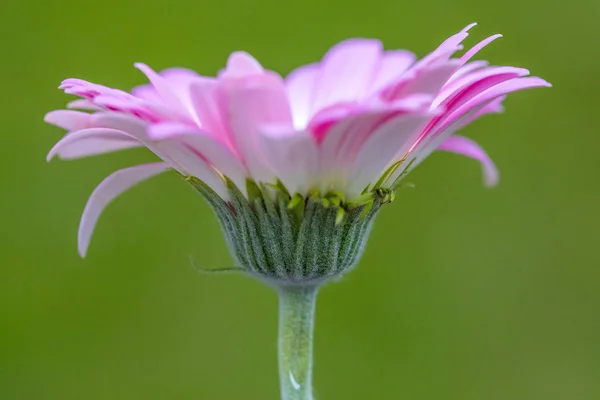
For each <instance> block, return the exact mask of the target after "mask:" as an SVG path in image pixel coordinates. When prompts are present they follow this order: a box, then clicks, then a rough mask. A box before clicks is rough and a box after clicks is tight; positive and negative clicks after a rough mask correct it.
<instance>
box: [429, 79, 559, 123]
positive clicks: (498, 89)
mask: <svg viewBox="0 0 600 400" xmlns="http://www.w3.org/2000/svg"><path fill="white" fill-rule="evenodd" d="M550 86H551V85H550V84H549V83H548V82H546V81H545V80H543V79H541V78H537V77H527V78H518V79H511V80H509V81H504V82H501V83H499V84H497V85H495V86H492V87H491V88H489V89H487V90H485V91H483V92H481V93H479V94H478V95H476V96H475V97H472V98H470V99H469V100H468V101H466V102H464V103H461V104H462V105H461V106H460V107H458V108H456V110H455V111H454V112H452V114H450V116H448V117H447V118H446V119H445V120H444V121H443V122H442V124H441V125H440V126H439V128H437V129H438V130H444V129H446V127H447V126H449V125H450V124H452V123H454V122H455V121H456V120H457V119H458V118H460V117H461V116H463V115H465V114H466V113H467V112H468V111H469V110H472V109H474V108H475V107H477V106H480V105H481V104H483V103H486V102H488V101H490V100H493V99H494V98H496V97H499V96H504V95H506V94H508V93H511V92H515V91H517V90H523V89H529V88H534V87H550Z"/></svg>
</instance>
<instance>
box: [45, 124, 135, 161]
mask: <svg viewBox="0 0 600 400" xmlns="http://www.w3.org/2000/svg"><path fill="white" fill-rule="evenodd" d="M139 145H140V144H139V142H138V141H137V140H136V139H134V138H133V137H132V136H130V135H128V134H127V133H125V132H122V131H119V130H116V129H106V128H89V129H82V130H80V131H75V132H71V133H68V134H66V135H65V136H64V137H63V138H62V139H61V140H60V141H59V142H58V143H56V144H55V145H54V147H52V149H51V150H50V152H49V153H48V155H47V156H46V160H47V161H50V160H51V159H52V158H53V157H54V156H56V155H59V156H60V157H61V158H65V159H71V158H79V157H87V156H91V155H96V154H102V153H108V152H112V151H117V150H122V149H128V148H132V147H138V146H139Z"/></svg>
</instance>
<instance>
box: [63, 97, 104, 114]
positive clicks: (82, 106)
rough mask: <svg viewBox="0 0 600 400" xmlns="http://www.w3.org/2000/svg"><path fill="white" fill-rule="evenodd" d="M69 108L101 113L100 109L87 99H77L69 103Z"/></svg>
mask: <svg viewBox="0 0 600 400" xmlns="http://www.w3.org/2000/svg"><path fill="white" fill-rule="evenodd" d="M67 108H75V109H79V110H91V111H99V110H101V108H100V107H98V106H97V105H95V104H94V103H92V102H91V101H89V100H87V99H77V100H73V101H71V102H69V103H67Z"/></svg>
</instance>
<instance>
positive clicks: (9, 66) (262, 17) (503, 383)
mask: <svg viewBox="0 0 600 400" xmlns="http://www.w3.org/2000/svg"><path fill="white" fill-rule="evenodd" d="M599 4H600V3H598V2H597V1H595V0H573V1H571V2H567V3H565V2H552V1H550V2H549V1H543V0H528V1H522V0H505V1H502V2H484V1H476V0H456V1H451V2H449V1H442V0H439V1H421V2H408V1H404V2H402V1H395V0H370V1H368V2H364V1H354V0H350V1H348V0H346V1H331V2H321V1H317V0H303V1H300V2H287V3H286V2H281V1H276V0H257V1H235V0H229V1H222V2H218V1H199V0H193V1H191V0H185V1H184V0H178V1H173V2H167V1H164V0H163V1H160V0H144V1H141V0H139V1H133V0H104V1H102V2H86V1H82V0H56V1H42V0H37V1H33V0H24V1H16V0H15V1H6V2H4V3H3V5H2V12H1V13H0V44H1V46H0V50H1V54H2V62H1V63H0V76H2V83H1V84H0V87H1V89H2V96H1V100H0V101H1V103H2V108H1V114H0V120H1V122H2V124H1V127H2V128H1V129H2V131H3V132H2V137H3V141H2V142H3V144H2V146H1V147H0V152H1V157H0V160H1V163H2V168H1V169H0V183H1V189H0V264H1V265H0V266H1V268H0V398H1V399H3V400H80V399H85V400H107V399H110V400H120V399H124V400H136V399H144V400H154V399H156V400H159V399H170V400H171V399H173V400H176V399H210V400H220V399H224V400H229V399H245V400H251V399H261V400H264V399H277V398H278V394H279V392H278V390H279V389H278V378H277V365H276V353H275V350H276V326H277V321H276V317H277V312H276V307H277V301H276V296H275V294H274V293H273V292H272V291H271V290H270V289H269V288H267V287H264V286H262V285H261V284H259V283H258V282H255V281H253V280H251V279H249V278H247V277H244V276H242V275H210V276H209V275H203V274H200V273H198V272H197V271H196V270H195V269H194V268H193V267H192V266H191V264H190V262H189V257H190V255H192V256H193V257H194V259H195V261H196V263H197V264H200V265H203V266H207V267H212V266H215V267H216V266H229V265H231V259H230V257H229V255H228V253H227V251H226V248H225V245H224V241H223V239H222V237H221V234H220V231H219V228H218V226H217V223H216V220H215V218H214V217H213V216H212V214H211V211H210V209H209V208H208V207H207V206H206V205H205V204H204V202H203V201H202V200H201V199H200V197H199V196H198V195H196V194H195V193H194V192H193V191H192V190H191V189H190V188H189V187H187V186H186V185H185V184H183V183H182V181H181V180H180V179H179V178H178V177H177V176H175V175H174V174H165V175H164V176H159V177H157V178H153V179H152V180H150V181H148V182H146V183H144V184H142V185H140V186H138V187H135V188H134V189H133V190H131V191H129V192H127V193H126V194H125V195H124V196H122V197H120V198H119V199H118V200H117V201H115V202H114V203H113V204H112V205H111V206H110V207H109V208H108V209H107V210H106V212H105V214H104V215H103V216H102V218H101V219H100V222H99V225H98V229H97V231H96V233H95V236H94V240H93V241H92V246H91V249H90V251H89V255H88V257H87V258H86V259H85V260H82V259H80V258H79V257H78V255H77V251H76V232H77V225H78V222H79V217H80V215H81V212H82V210H83V207H84V205H85V202H86V200H87V197H88V195H89V194H90V193H91V191H92V190H93V188H94V187H95V185H96V184H98V183H99V182H100V181H101V180H102V179H103V178H104V177H105V176H106V175H108V174H109V173H111V172H112V171H114V170H116V169H118V168H120V167H124V166H128V165H132V164H134V163H137V162H140V161H143V160H152V159H153V157H152V156H151V155H149V154H148V153H146V152H145V151H143V150H135V151H129V152H122V153H118V154H113V155H109V156H102V157H95V158H89V159H85V160H77V161H69V162H67V161H59V160H57V161H54V162H52V163H50V164H46V162H45V155H46V153H47V151H48V150H49V149H50V147H51V146H52V145H53V144H54V143H55V142H56V141H57V140H58V139H59V138H60V136H61V135H62V134H63V132H62V131H61V130H59V129H58V128H55V127H51V126H47V125H45V124H44V123H43V122H42V117H43V115H44V114H45V113H46V112H47V111H50V110H52V109H58V108H62V107H63V106H64V104H65V103H66V101H67V100H68V99H69V98H68V97H67V96H65V95H64V94H62V93H61V92H60V91H59V90H57V89H56V87H57V86H58V84H59V82H60V81H61V80H62V79H64V78H67V77H81V78H84V79H88V80H91V81H95V82H100V83H104V84H107V85H109V86H113V87H119V88H123V89H128V88H130V87H132V86H134V85H137V84H140V83H143V82H144V77H143V76H142V75H141V74H140V73H139V72H138V71H137V70H135V69H134V68H133V66H132V64H133V63H134V62H135V61H143V62H146V63H148V64H150V65H151V66H153V67H154V68H155V69H158V70H160V69H163V68H166V67H170V66H185V67H189V68H193V69H196V70H198V71H200V72H201V73H204V74H214V73H215V72H216V71H217V70H218V69H219V68H221V67H222V66H223V64H224V62H225V59H226V57H227V55H228V53H230V52H231V51H234V50H238V49H244V50H247V51H249V52H250V53H252V54H253V55H255V56H256V57H257V58H258V59H259V60H261V62H262V63H263V64H264V65H266V66H268V67H270V68H272V69H275V70H277V71H279V72H281V73H287V72H289V71H290V70H291V69H293V68H294V67H295V66H297V65H299V64H302V63H308V62H312V61H315V60H317V59H319V58H320V57H321V55H322V54H323V53H324V52H325V51H326V49H327V48H328V47H329V46H331V45H332V44H334V43H336V42H337V41H339V40H342V39H344V38H347V37H352V36H364V37H376V38H380V39H381V40H383V41H384V43H385V44H386V46H387V47H388V48H409V49H412V50H414V51H415V52H416V53H417V54H419V55H424V54H426V53H427V52H429V51H430V50H432V49H433V48H434V47H435V46H437V45H438V44H439V43H440V42H441V41H442V40H443V39H445V38H446V37H447V36H450V35H451V34H453V33H455V32H456V31H458V30H460V29H461V28H462V27H463V26H465V25H467V24H468V23H470V22H472V21H476V22H479V24H480V25H479V27H477V28H475V29H474V30H473V31H472V36H471V38H470V40H469V42H468V43H469V44H474V43H476V42H477V41H478V40H480V39H482V38H484V37H486V36H488V35H490V34H493V33H497V32H501V33H503V34H504V35H505V37H504V38H503V39H501V40H499V41H497V42H495V43H494V44H492V45H490V46H489V47H488V48H486V49H485V50H484V51H483V52H482V53H481V54H480V55H481V57H482V58H487V59H490V60H492V62H493V63H494V64H507V65H516V66H523V67H526V68H529V69H530V70H531V71H532V73H533V74H534V75H539V76H542V77H544V78H546V79H548V80H549V81H551V82H552V83H553V84H554V88H553V89H536V90H531V91H526V92H521V93H518V94H515V95H513V96H511V97H510V98H509V99H508V101H507V102H506V108H507V111H506V113H505V114H504V115H500V116H497V115H494V116H488V117H486V118H483V119H481V120H479V121H478V122H476V123H474V124H473V125H471V126H469V127H468V128H467V129H465V131H464V132H463V133H465V134H466V135H468V136H471V137H473V138H475V139H476V140H478V141H479V142H480V143H481V144H482V145H483V146H484V147H485V148H486V149H487V150H488V151H489V153H490V155H491V156H492V157H493V158H494V160H495V161H496V162H497V164H498V167H499V168H500V171H501V174H502V178H501V179H502V180H501V184H500V186H499V187H498V188H497V189H494V190H487V189H485V188H484V187H483V186H482V184H481V176H480V169H479V166H478V165H477V164H476V163H475V162H474V161H472V160H469V159H466V158H462V157H459V156H454V155H449V154H436V155H434V156H432V157H431V158H430V159H429V161H427V162H426V163H424V164H423V165H422V166H420V167H419V168H418V170H417V171H415V173H413V174H412V175H411V176H410V178H409V179H408V180H409V181H410V182H412V183H414V184H416V189H415V190H407V191H404V192H402V194H401V195H400V196H398V198H397V201H396V202H395V203H394V204H393V205H392V206H390V207H389V208H387V209H386V210H384V211H383V212H382V214H381V216H380V217H379V219H378V220H377V223H376V226H375V229H374V232H373V235H372V238H371V240H370V243H369V245H368V248H367V250H366V253H365V256H364V258H363V260H362V262H361V264H360V266H359V268H358V269H357V270H355V271H353V272H352V273H351V274H350V275H348V276H347V277H346V278H345V279H344V280H343V281H342V282H340V283H337V284H332V285H329V286H327V287H325V288H324V289H323V290H322V293H321V295H320V298H319V304H318V317H317V330H316V338H317V342H316V354H315V374H316V378H315V380H316V382H315V384H316V397H317V398H318V399H323V400H336V399H338V400H339V399H344V400H350V399H357V400H358V399H361V400H364V399H411V400H416V399H442V398H443V399H445V400H452V399H457V400H458V399H460V400H480V399H484V400H506V399H510V400H534V399H543V400H559V399H568V400H573V399H577V400H592V399H599V398H600V314H599V312H600V311H599V310H600V291H599V290H598V289H599V287H600V279H599V278H600V272H599V270H600V251H599V246H600V245H599V243H598V239H599V233H598V230H599V227H600V213H599V211H598V206H599V205H600V187H599V186H598V184H599V178H600V157H598V152H599V146H600V134H599V132H598V129H599V128H598V107H599V106H600V99H599V98H598V93H599V92H600V78H599V76H600V75H599V71H600V48H599V47H598V46H597V43H599V42H600V30H598V29H597V25H596V23H597V21H598V19H599V18H600V5H599Z"/></svg>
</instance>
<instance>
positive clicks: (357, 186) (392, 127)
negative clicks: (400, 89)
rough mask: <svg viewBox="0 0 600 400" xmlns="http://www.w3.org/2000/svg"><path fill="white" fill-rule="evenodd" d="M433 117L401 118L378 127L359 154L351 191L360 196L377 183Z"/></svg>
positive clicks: (414, 116) (416, 115) (355, 164)
mask: <svg viewBox="0 0 600 400" xmlns="http://www.w3.org/2000/svg"><path fill="white" fill-rule="evenodd" d="M430 118H431V115H418V114H413V115H405V116H399V117H396V118H394V119H391V120H390V121H388V122H386V123H385V124H383V125H381V126H380V127H379V128H377V130H376V131H375V132H374V133H373V134H372V135H371V136H370V137H369V139H368V140H367V141H366V142H365V144H364V146H363V147H362V148H361V150H360V151H359V153H358V156H357V158H356V161H355V163H354V166H353V168H352V170H351V172H350V176H351V177H352V180H351V182H349V183H350V185H349V187H348V192H349V193H350V194H351V195H358V194H360V193H361V192H362V191H363V190H364V188H365V187H366V186H367V185H368V184H369V183H372V182H375V181H377V179H378V178H379V177H380V176H381V174H382V173H383V172H384V171H385V169H386V168H387V167H389V166H390V165H391V164H392V163H393V162H395V161H397V155H398V154H403V153H405V152H406V151H408V149H409V148H410V146H411V145H412V143H413V142H414V140H415V139H416V138H417V137H418V136H419V134H420V132H421V130H422V129H423V128H424V127H425V125H426V124H427V122H428V121H429V119H430Z"/></svg>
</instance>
